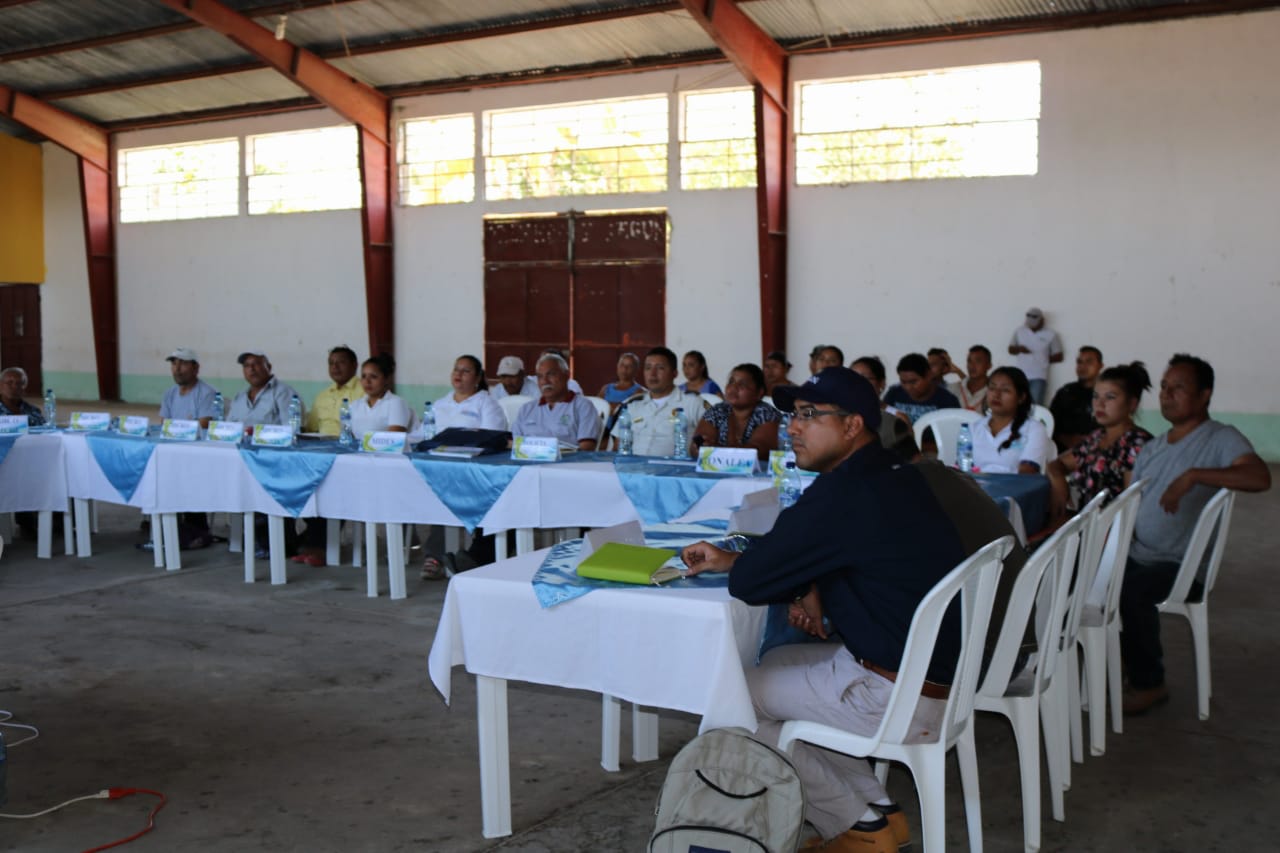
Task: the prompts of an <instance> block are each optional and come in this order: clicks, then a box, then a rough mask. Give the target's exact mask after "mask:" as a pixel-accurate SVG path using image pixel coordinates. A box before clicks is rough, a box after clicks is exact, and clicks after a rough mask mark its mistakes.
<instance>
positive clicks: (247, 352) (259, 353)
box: [236, 349, 267, 364]
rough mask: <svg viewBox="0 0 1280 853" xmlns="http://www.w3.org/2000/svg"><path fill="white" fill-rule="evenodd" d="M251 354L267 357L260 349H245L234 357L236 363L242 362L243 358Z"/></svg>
mask: <svg viewBox="0 0 1280 853" xmlns="http://www.w3.org/2000/svg"><path fill="white" fill-rule="evenodd" d="M251 355H256V356H257V357H258V358H266V357H267V354H266V353H265V352H263V351H262V350H260V349H247V350H245V351H244V352H242V353H240V355H239V356H238V357H237V358H236V363H238V364H244V360H245V359H246V358H248V357H249V356H251Z"/></svg>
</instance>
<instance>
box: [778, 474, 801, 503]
mask: <svg viewBox="0 0 1280 853" xmlns="http://www.w3.org/2000/svg"><path fill="white" fill-rule="evenodd" d="M801 491H803V486H802V485H801V483H800V471H799V470H798V469H797V468H796V463H794V462H788V463H787V472H786V473H785V474H784V475H783V476H782V482H780V483H778V503H779V504H781V506H782V508H783V509H786V508H787V507H789V506H795V503H796V501H798V500H800V492H801Z"/></svg>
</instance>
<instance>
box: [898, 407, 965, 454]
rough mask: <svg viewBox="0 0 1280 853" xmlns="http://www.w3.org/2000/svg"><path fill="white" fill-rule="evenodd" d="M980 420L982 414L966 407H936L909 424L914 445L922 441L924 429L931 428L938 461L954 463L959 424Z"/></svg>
mask: <svg viewBox="0 0 1280 853" xmlns="http://www.w3.org/2000/svg"><path fill="white" fill-rule="evenodd" d="M980 420H982V415H980V414H978V413H977V412H971V411H969V410H968V409H938V410H936V411H932V412H929V413H928V414H927V415H922V416H921V417H919V418H917V419H916V421H915V423H913V424H911V431H912V432H913V433H915V436H916V446H917V447H919V446H920V444H921V442H923V441H924V431H925V430H926V429H930V428H932V429H933V440H934V442H935V443H936V444H937V445H938V461H939V462H941V463H942V464H943V465H955V464H956V439H957V438H959V437H960V425H961V424H971V423H973V422H974V421H980Z"/></svg>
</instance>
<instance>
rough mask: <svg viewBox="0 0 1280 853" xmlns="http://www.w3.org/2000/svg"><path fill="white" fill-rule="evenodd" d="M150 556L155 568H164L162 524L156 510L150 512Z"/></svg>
mask: <svg viewBox="0 0 1280 853" xmlns="http://www.w3.org/2000/svg"><path fill="white" fill-rule="evenodd" d="M151 557H152V560H153V561H154V562H155V567H156V568H157V569H163V568H164V524H163V523H162V522H161V516H160V513H158V512H153V513H152V514H151Z"/></svg>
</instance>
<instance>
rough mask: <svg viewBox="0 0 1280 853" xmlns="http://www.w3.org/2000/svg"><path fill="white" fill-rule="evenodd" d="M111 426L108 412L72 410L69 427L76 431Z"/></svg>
mask: <svg viewBox="0 0 1280 853" xmlns="http://www.w3.org/2000/svg"><path fill="white" fill-rule="evenodd" d="M110 426H111V413H110V412H72V413H71V428H72V429H73V430H76V431H78V432H98V431H100V430H104V429H107V428H109V427H110Z"/></svg>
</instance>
